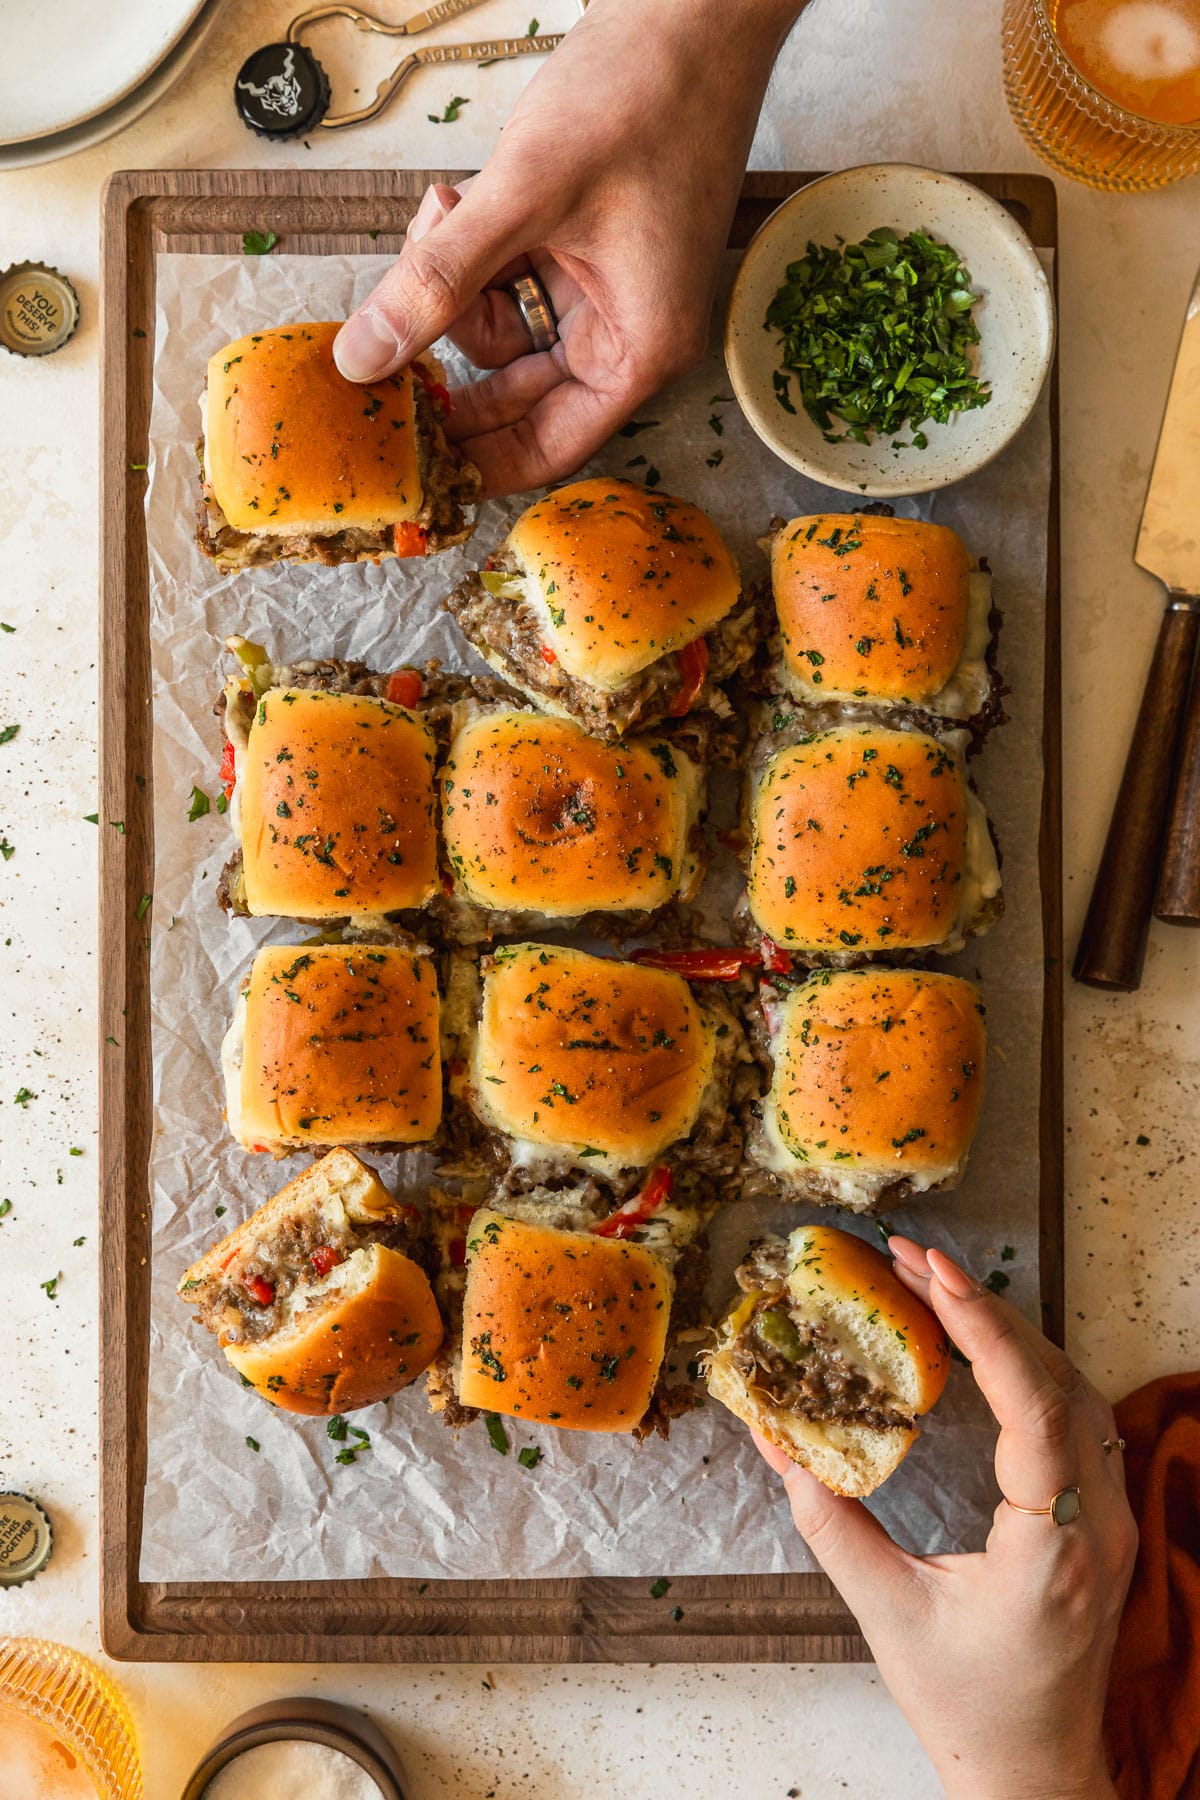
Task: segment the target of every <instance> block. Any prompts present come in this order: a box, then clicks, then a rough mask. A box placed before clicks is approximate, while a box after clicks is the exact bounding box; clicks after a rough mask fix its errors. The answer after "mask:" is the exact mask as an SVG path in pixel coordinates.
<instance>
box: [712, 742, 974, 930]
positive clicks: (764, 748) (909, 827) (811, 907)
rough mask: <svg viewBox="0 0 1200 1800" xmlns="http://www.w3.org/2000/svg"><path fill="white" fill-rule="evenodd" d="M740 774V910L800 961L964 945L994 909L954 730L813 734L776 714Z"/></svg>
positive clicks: (972, 803) (972, 800)
mask: <svg viewBox="0 0 1200 1800" xmlns="http://www.w3.org/2000/svg"><path fill="white" fill-rule="evenodd" d="M774 716H775V720H776V722H777V724H778V725H779V727H780V728H779V729H778V730H776V731H772V732H768V733H767V734H766V736H765V737H764V738H763V739H762V740H761V741H760V743H759V745H758V747H757V749H756V751H755V753H754V755H753V757H752V759H751V768H750V782H749V813H750V847H749V853H748V866H747V891H746V898H745V906H746V908H747V910H748V912H749V915H750V918H751V919H752V921H753V923H754V925H755V926H756V927H757V929H758V930H759V931H760V932H761V933H763V934H764V935H765V936H766V937H767V938H769V939H771V940H773V941H774V942H775V943H776V944H778V945H779V946H781V947H782V948H783V949H784V950H786V951H788V952H789V953H791V954H792V955H794V956H797V957H799V958H801V959H804V960H807V961H809V962H820V963H830V964H835V965H837V964H842V965H849V964H853V963H860V962H868V961H871V960H873V959H879V958H881V957H882V958H884V959H887V960H891V959H894V958H896V957H903V956H905V955H908V954H911V953H912V952H914V951H919V950H938V951H941V952H942V953H943V954H946V955H948V954H950V953H952V952H953V951H956V950H961V949H962V947H963V945H964V944H965V942H966V941H967V939H968V938H969V937H975V936H978V935H979V934H980V933H982V932H985V931H987V930H989V929H990V928H991V926H992V925H993V924H994V923H995V921H996V919H997V918H999V917H1000V914H1001V912H1002V911H1003V902H1002V899H1001V892H1000V870H999V867H998V864H997V861H996V852H995V848H994V846H993V844H992V839H991V833H990V831H989V828H988V821H987V815H986V813H985V812H984V810H983V806H982V804H981V803H980V801H979V799H978V797H977V796H976V794H975V793H974V791H973V790H972V788H971V787H970V784H969V783H968V781H967V778H966V774H965V771H964V768H963V761H962V744H963V739H962V734H961V733H952V734H951V735H950V736H949V737H948V738H945V739H936V738H932V737H929V736H927V735H926V734H925V733H924V732H921V731H918V730H915V729H906V730H901V729H894V728H891V727H887V726H881V725H871V724H855V725H844V726H835V727H833V728H831V729H829V730H824V731H817V732H811V731H807V730H805V729H804V725H803V722H802V721H797V720H795V719H794V718H791V717H789V715H787V714H784V713H777V714H776V715H774Z"/></svg>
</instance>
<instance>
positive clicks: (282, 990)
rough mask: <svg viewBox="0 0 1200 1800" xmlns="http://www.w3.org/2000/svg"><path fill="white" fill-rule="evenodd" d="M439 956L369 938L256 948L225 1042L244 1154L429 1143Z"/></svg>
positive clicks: (232, 1110)
mask: <svg viewBox="0 0 1200 1800" xmlns="http://www.w3.org/2000/svg"><path fill="white" fill-rule="evenodd" d="M438 1030H439V1003H438V988H437V976H436V973H435V968H434V959H433V957H432V955H431V953H430V952H429V951H428V950H427V949H426V948H425V947H424V946H423V945H419V944H418V945H414V946H413V947H412V948H411V949H409V948H400V947H398V946H396V945H394V944H381V943H371V942H360V943H345V944H286V945H282V946H269V947H268V948H266V949H263V950H260V951H259V952H258V955H257V956H256V957H255V959H254V962H253V964H252V965H251V968H250V972H249V974H248V976H247V977H246V979H245V981H244V982H243V984H242V988H241V991H240V993H239V994H238V998H237V1004H236V1007H235V1009H234V1015H233V1022H232V1024H231V1025H230V1027H229V1030H228V1032H227V1033H226V1035H225V1041H224V1043H223V1044H222V1046H221V1069H222V1073H223V1076H224V1081H225V1116H226V1119H227V1120H228V1123H229V1129H230V1131H231V1132H232V1133H233V1135H234V1137H235V1138H236V1139H237V1141H238V1143H239V1144H241V1145H242V1146H243V1147H244V1148H245V1149H247V1150H265V1151H269V1152H270V1153H271V1154H272V1155H274V1156H286V1155H287V1154H288V1153H289V1151H292V1150H306V1149H310V1148H312V1147H314V1146H316V1145H321V1144H356V1145H363V1144H369V1145H373V1146H374V1147H375V1148H376V1149H404V1148H407V1147H409V1146H410V1145H414V1144H427V1143H429V1142H430V1140H431V1139H432V1138H434V1137H435V1136H436V1134H437V1130H438V1126H439V1124H440V1122H441V1116H442V1069H441V1061H440V1052H439V1042H438Z"/></svg>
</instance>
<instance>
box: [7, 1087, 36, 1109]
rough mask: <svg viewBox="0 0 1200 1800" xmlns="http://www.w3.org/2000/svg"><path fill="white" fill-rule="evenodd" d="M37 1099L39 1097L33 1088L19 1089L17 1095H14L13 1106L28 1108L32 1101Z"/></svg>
mask: <svg viewBox="0 0 1200 1800" xmlns="http://www.w3.org/2000/svg"><path fill="white" fill-rule="evenodd" d="M36 1099H37V1095H36V1094H35V1093H34V1092H33V1090H32V1088H27V1087H19V1088H18V1089H17V1091H16V1093H15V1094H14V1095H13V1105H14V1106H28V1105H29V1102H30V1101H31V1100H36Z"/></svg>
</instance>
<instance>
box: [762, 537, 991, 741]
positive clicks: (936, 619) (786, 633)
mask: <svg viewBox="0 0 1200 1800" xmlns="http://www.w3.org/2000/svg"><path fill="white" fill-rule="evenodd" d="M764 548H766V549H767V551H768V553H769V555H770V559H771V591H772V594H773V596H774V600H775V609H776V613H777V615H778V620H779V630H778V634H777V636H776V637H775V638H774V639H772V642H771V652H772V663H771V682H772V685H773V686H774V687H776V688H777V689H780V690H781V691H782V692H784V693H786V694H788V695H790V696H791V698H792V699H794V700H797V701H799V702H800V703H801V704H802V705H804V706H806V707H817V706H820V707H825V708H835V707H837V708H841V709H843V710H844V711H846V712H847V713H848V714H849V716H851V717H852V716H854V715H855V714H856V713H861V712H862V710H863V709H865V708H872V709H875V710H877V711H878V710H881V709H882V710H885V711H890V710H891V709H893V708H895V709H898V710H900V711H902V712H906V713H908V714H910V715H912V714H914V713H915V714H919V715H924V717H925V718H927V719H928V721H929V722H930V723H933V722H935V721H938V720H942V719H954V720H961V721H966V720H979V719H980V717H981V715H982V714H984V713H985V711H986V710H987V709H988V706H989V702H990V701H991V700H992V698H993V696H994V695H995V694H996V692H997V691H998V688H999V683H998V681H997V679H996V677H995V675H994V674H993V673H992V671H991V669H990V667H989V660H988V659H989V652H990V649H991V643H992V633H991V625H990V615H991V606H992V596H991V577H990V575H988V574H987V573H986V571H984V570H981V569H977V568H972V566H971V563H970V559H969V558H968V556H967V552H966V550H965V548H964V547H963V543H962V540H961V538H959V537H958V535H957V533H955V532H953V531H951V530H950V529H949V528H948V527H947V526H945V525H930V524H928V523H926V522H925V521H924V520H923V519H895V518H887V517H877V516H875V515H873V514H870V513H853V514H851V513H818V514H816V515H815V516H810V517H805V518H799V519H790V520H788V521H787V523H784V522H783V521H779V522H777V524H776V526H775V528H774V529H773V531H772V533H771V535H770V537H769V538H768V539H767V540H766V542H765V544H764Z"/></svg>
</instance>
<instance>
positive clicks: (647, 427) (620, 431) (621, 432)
mask: <svg viewBox="0 0 1200 1800" xmlns="http://www.w3.org/2000/svg"><path fill="white" fill-rule="evenodd" d="M658 423H659V421H658V420H657V419H630V420H629V423H628V424H627V425H618V427H617V436H618V437H636V436H637V434H638V432H639V431H653V430H654V429H655V427H656V426H657V425H658Z"/></svg>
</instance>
